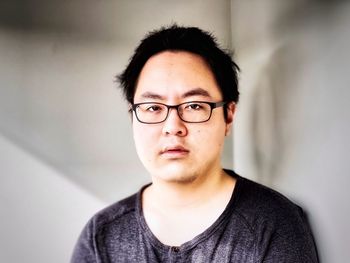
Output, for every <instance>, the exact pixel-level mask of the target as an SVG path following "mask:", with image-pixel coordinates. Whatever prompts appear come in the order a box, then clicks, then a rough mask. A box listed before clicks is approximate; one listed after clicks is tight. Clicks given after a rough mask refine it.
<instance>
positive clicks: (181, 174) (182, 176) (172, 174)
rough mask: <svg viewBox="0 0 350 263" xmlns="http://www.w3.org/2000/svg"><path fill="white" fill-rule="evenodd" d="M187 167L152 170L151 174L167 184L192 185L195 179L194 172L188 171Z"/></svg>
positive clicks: (195, 174)
mask: <svg viewBox="0 0 350 263" xmlns="http://www.w3.org/2000/svg"><path fill="white" fill-rule="evenodd" d="M189 170H190V169H189V168H188V167H178V166H170V167H164V168H163V169H159V168H158V169H154V172H153V173H151V174H152V175H153V176H155V177H156V178H158V179H160V180H162V181H164V182H168V183H183V184H186V183H192V182H193V181H195V180H196V179H197V177H198V176H197V173H196V172H195V171H189Z"/></svg>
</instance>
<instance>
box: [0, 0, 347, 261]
mask: <svg viewBox="0 0 350 263" xmlns="http://www.w3.org/2000/svg"><path fill="white" fill-rule="evenodd" d="M349 14H350V3H349V2H346V1H307V0H296V1H294V0H293V1H292V0H283V1H280V0H249V1H238V0H232V1H224V0H220V1H211V0H201V1H200V0H192V1H176V2H175V1H156V0H148V1H136V0H131V1H130V0H129V1H127V0H124V1H123V0H115V1H112V0H111V1H97V0H84V1H83V0H72V1H53V0H51V1H39V0H23V1H20V0H18V1H10V0H8V1H6V0H3V1H0V167H1V168H0V220H1V224H0V234H1V235H0V262H68V260H69V257H70V254H71V251H72V248H73V246H74V243H75V241H76V239H77V236H78V234H79V232H80V230H81V228H82V227H83V225H84V224H85V223H86V221H87V220H88V218H89V217H90V216H91V215H92V214H93V213H95V212H96V211H97V210H99V209H101V208H102V207H104V206H106V205H108V204H110V203H112V202H114V201H116V200H118V199H120V198H123V197H125V196H127V195H129V194H131V193H133V192H135V191H137V190H138V189H139V187H140V186H141V185H143V184H144V183H146V182H148V181H149V176H148V175H147V172H146V171H145V170H144V168H143V167H142V165H141V164H140V162H139V160H138V158H137V156H136V152H135V150H134V145H133V141H132V134H131V124H130V119H129V116H128V114H127V105H126V103H125V102H124V101H123V99H122V97H121V94H120V92H119V90H118V88H117V84H116V83H114V76H115V75H116V74H117V73H120V72H121V70H122V69H123V67H124V66H125V65H126V63H127V61H128V58H129V56H130V55H131V54H132V51H133V49H134V48H135V46H136V45H137V44H138V42H139V40H140V39H141V38H142V37H143V36H144V34H145V32H147V31H149V30H153V29H155V28H159V27H160V26H162V25H168V24H170V23H172V22H177V23H178V24H180V25H193V26H199V27H201V28H203V29H206V30H209V31H212V32H214V34H215V35H216V36H217V37H218V40H219V42H220V43H221V44H222V46H223V47H224V48H232V47H233V48H234V50H235V52H236V59H237V62H238V64H239V65H240V66H241V68H242V72H241V75H240V87H241V101H240V104H239V108H238V113H237V118H236V123H235V127H234V133H233V136H232V137H230V138H228V140H227V142H226V148H225V154H224V157H223V163H224V166H225V167H227V168H234V169H235V170H236V171H237V172H238V173H240V174H241V175H243V176H245V177H248V178H251V179H254V180H256V181H259V182H262V183H264V184H266V185H269V186H272V187H274V188H276V189H277V190H279V191H281V192H282V193H284V194H285V195H287V196H288V197H289V198H291V199H292V200H293V201H295V202H297V203H298V204H300V205H301V206H302V207H303V208H304V209H305V210H306V211H307V213H308V214H309V217H310V222H311V225H312V228H313V231H314V234H315V237H316V240H317V243H318V247H319V250H320V255H321V259H322V260H323V262H332V263H333V262H346V261H347V259H348V258H350V252H349V249H348V244H350V240H349V239H350V238H349V237H350V229H349V227H348V222H349V221H350V211H349V205H348V200H350V194H349V191H348V189H347V187H348V185H349V183H350V179H349V177H348V171H347V168H348V163H349V157H348V156H347V150H348V148H350V143H349V139H348V134H349V130H350V124H349V117H348V115H349V110H350V109H349V104H348V102H347V100H348V98H349V95H350V91H349V89H348V88H347V86H348V83H349V80H350V74H349V73H350V72H349V71H350V70H349V66H350V65H349V59H350V55H349V52H348V46H350V34H349V33H350V32H349V26H350V16H349Z"/></svg>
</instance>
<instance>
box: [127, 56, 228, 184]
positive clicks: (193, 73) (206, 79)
mask: <svg viewBox="0 0 350 263" xmlns="http://www.w3.org/2000/svg"><path fill="white" fill-rule="evenodd" d="M188 101H209V102H220V101H222V95H221V92H220V90H219V87H218V85H217V83H216V80H215V77H214V75H213V73H212V71H211V70H210V68H209V67H208V65H207V64H206V63H205V61H204V60H203V59H202V58H201V57H200V56H198V55H195V54H192V53H189V52H183V51H177V52H170V51H166V52H162V53H159V54H156V55H154V56H152V57H151V58H150V59H149V60H148V61H147V63H146V64H145V66H144V67H143V69H142V71H141V73H140V76H139V79H138V82H137V87H136V92H135V96H134V103H142V102H160V103H164V104H167V105H177V104H180V103H183V102H188ZM233 112H234V106H233V105H231V107H229V112H228V118H227V121H225V119H224V114H223V107H219V108H216V109H213V111H212V115H211V118H210V119H209V120H208V121H207V122H203V123H186V122H183V121H182V120H181V119H180V118H179V116H178V113H177V111H176V109H171V110H170V112H169V115H168V117H167V119H166V120H165V121H164V122H162V123H158V124H144V123H140V122H139V121H138V120H137V119H136V116H135V113H133V114H134V116H133V132H134V140H135V145H136V150H137V153H138V155H139V157H140V159H141V161H142V163H143V165H144V166H145V167H146V169H147V170H148V171H149V173H150V174H151V175H152V177H153V180H163V181H167V182H191V181H193V180H196V179H198V178H199V177H201V176H205V175H206V174H209V173H211V172H217V171H219V170H220V169H221V163H220V156H221V152H222V147H223V143H224V138H225V134H227V132H228V131H229V129H230V127H231V123H232V116H233Z"/></svg>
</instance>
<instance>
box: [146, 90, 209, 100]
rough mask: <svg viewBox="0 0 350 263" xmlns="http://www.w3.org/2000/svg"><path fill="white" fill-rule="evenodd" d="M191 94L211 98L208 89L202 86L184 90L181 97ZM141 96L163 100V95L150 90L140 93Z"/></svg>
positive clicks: (190, 95)
mask: <svg viewBox="0 0 350 263" xmlns="http://www.w3.org/2000/svg"><path fill="white" fill-rule="evenodd" d="M193 96H202V97H208V98H211V96H210V94H209V93H208V91H206V90H204V89H202V88H195V89H192V90H189V91H187V92H185V93H184V94H182V96H181V98H183V99H185V98H188V97H193ZM141 97H142V98H145V99H155V100H165V97H164V96H162V95H159V94H157V93H153V92H150V91H146V92H145V93H143V94H141Z"/></svg>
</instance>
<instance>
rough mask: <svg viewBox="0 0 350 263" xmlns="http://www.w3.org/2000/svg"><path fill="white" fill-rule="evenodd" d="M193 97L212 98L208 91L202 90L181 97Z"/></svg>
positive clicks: (193, 90) (191, 91) (198, 89)
mask: <svg viewBox="0 0 350 263" xmlns="http://www.w3.org/2000/svg"><path fill="white" fill-rule="evenodd" d="M192 96H202V97H208V98H211V96H210V94H209V93H208V91H206V90H204V89H202V88H195V89H192V90H190V91H187V92H185V93H184V94H183V95H182V96H181V97H182V98H188V97H192Z"/></svg>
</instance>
